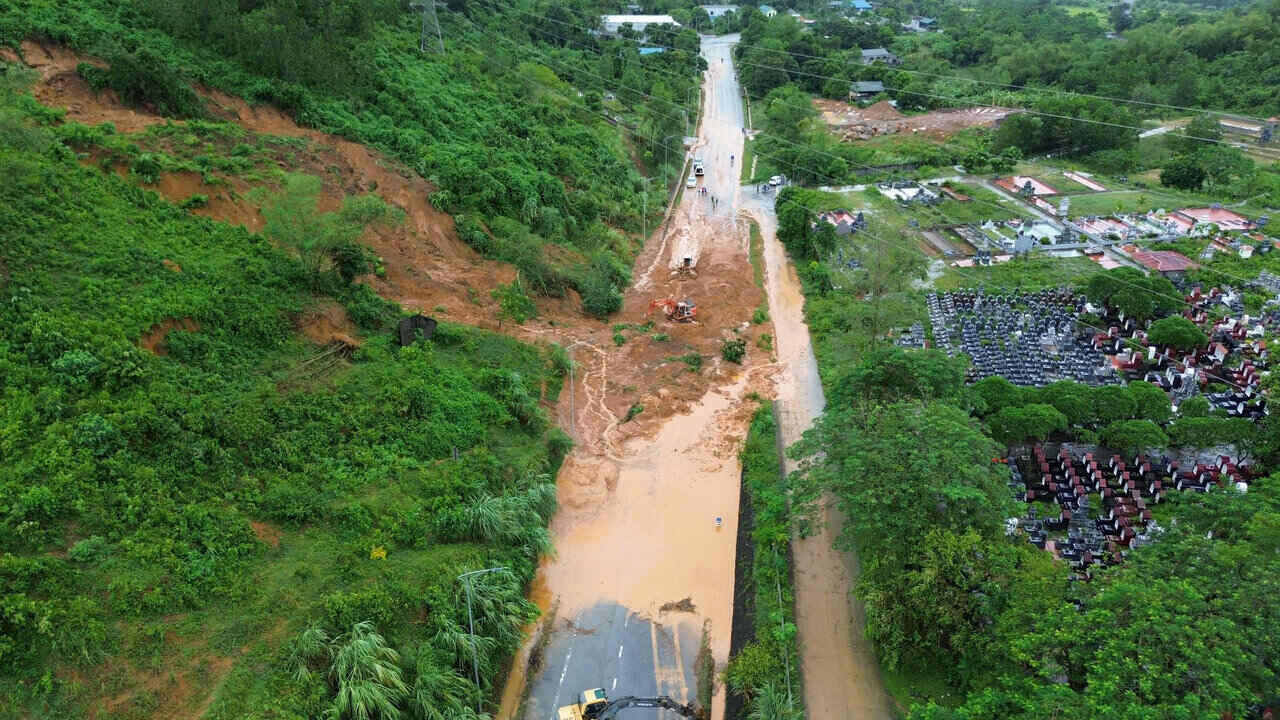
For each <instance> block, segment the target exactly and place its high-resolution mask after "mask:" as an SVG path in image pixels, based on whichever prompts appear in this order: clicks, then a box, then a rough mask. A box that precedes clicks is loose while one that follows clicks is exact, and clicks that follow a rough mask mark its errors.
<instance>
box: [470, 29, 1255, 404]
mask: <svg viewBox="0 0 1280 720" xmlns="http://www.w3.org/2000/svg"><path fill="white" fill-rule="evenodd" d="M468 22H469V21H468ZM472 26H473V27H477V26H475V25H474V24H472ZM477 29H479V28H478V27H477ZM499 39H500V40H502V41H503V42H506V43H508V44H509V45H511V46H512V47H513V48H514V49H517V50H519V49H520V48H519V46H518V45H516V44H515V43H514V42H513V41H511V40H509V39H507V38H504V37H500V36H499ZM472 49H474V50H476V51H477V52H479V53H481V54H484V51H482V50H480V49H479V48H476V47H474V46H472ZM529 51H530V52H534V53H537V54H538V56H539V57H541V58H542V59H544V60H546V61H548V62H555V61H552V60H550V59H549V58H546V57H545V56H544V55H542V54H541V53H540V52H538V51H537V50H536V49H533V48H530V49H529ZM587 74H589V75H593V76H595V77H597V78H601V79H605V78H602V77H601V76H599V75H596V74H595V73H590V72H587ZM535 81H536V82H539V84H543V85H544V86H546V85H545V83H542V82H541V81H538V80H535ZM546 87H548V88H550V86H546ZM618 87H622V88H626V89H628V90H631V91H633V92H636V93H638V94H640V95H642V96H644V97H649V98H651V99H657V98H654V97H653V96H652V95H649V94H647V93H645V92H643V91H641V90H638V89H636V88H631V87H629V86H626V85H618ZM584 110H587V112H593V111H591V110H590V109H587V108H584ZM597 114H600V115H601V116H602V117H604V118H605V119H607V120H612V119H613V118H611V117H610V116H609V115H607V114H603V113H597ZM666 117H668V118H671V119H674V116H671V115H667V116H666ZM708 119H709V116H708ZM724 124H725V125H727V123H724ZM632 132H633V134H635V135H637V136H639V137H641V138H642V139H646V140H648V141H650V142H651V143H654V144H657V145H658V146H659V147H664V148H666V149H670V147H669V146H667V145H666V144H665V143H662V142H658V141H657V140H656V139H654V138H651V137H648V136H645V135H644V134H643V133H640V132H638V131H632ZM681 150H683V148H681ZM766 157H768V156H767V155H766ZM772 159H777V160H779V161H781V160H780V159H778V158H772ZM781 162H786V161H781ZM787 164H788V165H791V166H794V167H799V166H796V165H794V164H793V163H787ZM807 169H808V170H809V171H810V172H813V173H814V174H817V175H822V176H825V177H830V176H827V175H826V174H825V173H820V172H818V171H816V170H813V169H812V168H807ZM790 202H793V203H794V204H796V205H797V206H799V207H802V208H804V209H805V210H807V211H809V212H811V213H815V214H817V213H820V212H822V211H819V210H816V209H815V208H811V207H807V206H805V205H802V204H801V203H799V202H795V201H790ZM992 205H993V206H995V205H994V204H992ZM995 207H999V206H995ZM865 234H866V235H869V236H870V237H871V238H872V239H874V240H877V241H878V242H880V243H883V242H884V239H883V238H881V237H879V236H876V235H874V234H872V233H865ZM899 247H900V248H902V249H905V250H909V251H912V252H916V253H919V254H920V255H922V256H924V257H925V258H926V259H928V260H930V261H931V262H932V261H933V258H932V257H930V256H929V255H928V254H927V253H925V252H924V251H922V250H920V249H919V248H917V247H913V246H910V245H899ZM949 267H951V268H952V269H953V270H955V271H956V272H958V273H960V274H965V273H963V272H962V268H960V267H959V266H949ZM1105 272H1106V270H1105V269H1103V268H1101V267H1099V269H1098V270H1096V271H1093V272H1091V273H1090V274H1089V277H1092V276H1094V275H1098V274H1101V273H1105ZM1222 274H1224V275H1225V273H1222ZM1109 277H1110V279H1111V280H1113V281H1115V282H1117V283H1120V284H1123V285H1128V286H1130V287H1133V288H1134V289H1137V290H1139V291H1141V292H1145V293H1148V294H1150V295H1152V296H1154V297H1164V298H1167V299H1170V300H1173V301H1175V302H1177V303H1179V304H1181V305H1186V306H1191V303H1190V302H1188V301H1187V300H1186V298H1185V297H1178V296H1174V295H1169V294H1167V293H1161V292H1158V291H1156V290H1153V289H1152V288H1148V287H1144V286H1141V285H1137V284H1136V283H1132V282H1129V281H1127V280H1124V279H1123V278H1118V277H1114V276H1109ZM1228 277H1230V276H1228ZM979 282H981V281H979ZM1245 282H1249V281H1247V280H1246V281H1245ZM1077 322H1079V323H1080V324H1082V325H1085V327H1089V328H1091V329H1093V330H1097V331H1098V332H1102V333H1105V332H1107V331H1106V330H1104V329H1102V328H1099V327H1097V326H1094V325H1089V324H1087V323H1083V322H1080V321H1079V320H1078V319H1077ZM1205 376H1206V377H1213V378H1214V379H1217V380H1220V381H1222V382H1224V383H1227V384H1228V385H1232V386H1234V387H1236V388H1238V389H1243V388H1242V387H1241V386H1239V385H1237V384H1235V383H1234V382H1232V381H1230V380H1227V379H1226V378H1221V377H1217V376H1211V375H1210V374H1208V373H1205Z"/></svg>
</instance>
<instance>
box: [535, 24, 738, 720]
mask: <svg viewBox="0 0 1280 720" xmlns="http://www.w3.org/2000/svg"><path fill="white" fill-rule="evenodd" d="M737 38H738V36H736V35H732V36H723V37H718V38H716V37H703V39H702V54H703V56H704V57H706V58H707V64H708V71H707V73H706V75H705V78H706V83H705V92H704V94H703V103H704V105H703V117H702V122H701V127H700V129H699V133H698V140H697V141H696V143H695V145H694V147H693V148H692V149H691V150H690V152H691V154H692V155H693V156H694V157H701V158H702V159H703V160H704V161H705V163H706V176H705V177H704V178H702V180H701V181H700V183H699V185H700V186H706V187H707V188H708V195H707V196H702V195H700V194H697V193H693V192H692V191H686V194H685V196H684V197H685V202H686V203H688V202H690V201H692V202H694V203H696V205H695V207H694V210H695V212H694V213H693V216H694V217H707V216H719V217H721V218H723V217H726V216H729V217H732V216H736V213H737V208H736V206H737V194H738V172H739V170H740V168H739V166H738V162H739V161H740V159H741V158H740V157H735V158H734V160H733V161H732V162H731V161H730V155H731V154H732V155H735V156H736V155H739V154H740V153H741V152H742V123H743V110H742V102H741V100H740V96H739V90H738V83H737V80H736V79H735V78H734V73H733V63H732V60H731V58H730V50H731V49H732V47H733V44H734V43H735V42H737ZM712 195H714V196H715V197H716V199H717V202H716V203H715V207H714V208H713V207H712V203H711V196H712ZM720 222H723V220H721V221H720ZM691 461H692V458H691ZM624 474H625V473H624ZM735 478H736V476H735ZM733 488H734V489H733V491H732V495H733V497H736V496H737V490H736V480H735V482H734V483H733ZM655 507H656V506H655ZM632 511H633V512H640V509H639V508H633V509H632ZM651 511H652V512H657V510H656V509H651ZM652 528H653V531H654V532H660V531H661V528H662V523H661V522H655V523H654V524H653V526H652ZM727 537H729V538H730V542H731V539H732V534H731V533H729V534H728V535H727ZM645 547H646V542H645V538H642V537H637V538H635V545H634V548H633V549H634V551H635V552H636V553H645ZM691 550H692V549H691ZM650 553H652V551H650ZM650 553H646V555H648V554H650ZM691 555H694V556H696V555H698V553H697V552H696V550H694V551H692V552H691ZM688 560H689V558H670V559H667V558H662V557H648V556H645V557H633V558H627V557H618V558H616V564H615V566H613V567H610V568H607V569H602V571H601V573H600V577H602V578H603V577H607V576H609V575H612V574H616V573H619V572H622V573H625V572H626V567H627V565H628V564H632V565H635V566H638V567H648V566H652V565H655V564H657V565H661V564H663V563H664V562H672V563H676V564H680V563H684V564H687V562H688ZM727 577H728V585H727V586H726V587H725V588H724V590H725V592H726V593H729V594H730V595H731V594H732V584H733V573H732V567H730V568H728V570H727ZM600 598H601V599H600V601H599V602H597V603H596V604H595V605H592V606H590V607H588V608H587V609H585V610H580V611H576V612H574V613H572V614H569V615H565V614H563V613H562V614H561V615H560V616H559V617H557V618H556V620H555V623H554V626H553V630H552V632H551V635H550V638H549V640H548V641H547V644H546V645H545V647H544V648H543V650H542V660H541V663H540V664H539V669H538V671H537V672H536V673H533V674H531V676H530V677H529V678H528V680H527V682H528V690H529V691H528V701H527V702H526V704H525V711H524V714H523V716H522V717H523V720H555V717H556V711H557V708H559V707H561V706H564V705H568V704H571V703H573V702H576V701H577V699H578V696H579V694H580V693H581V692H582V691H584V690H590V689H593V688H604V690H605V692H606V693H608V695H609V697H610V698H621V697H625V696H628V695H635V696H642V697H654V696H659V695H666V696H669V697H671V698H673V699H675V700H676V701H677V702H681V703H683V702H689V701H692V700H696V698H697V682H696V679H695V677H694V667H695V663H696V661H697V656H698V652H699V649H700V646H701V641H702V615H700V614H693V613H686V612H680V611H668V612H662V611H661V610H660V609H655V608H654V607H653V606H646V607H626V606H624V605H623V604H621V603H620V602H619V601H617V600H614V599H613V598H612V597H610V593H609V591H608V589H607V588H606V589H604V590H603V591H602V592H601V595H600ZM679 600H680V597H679V596H677V597H672V598H664V599H663V602H666V601H672V602H675V601H679ZM699 602H701V600H699ZM727 631H728V630H727V623H726V628H725V630H724V632H727ZM726 637H727V636H726ZM675 717H677V716H676V715H675V713H672V712H670V711H667V710H656V709H650V708H633V709H629V710H627V711H625V714H624V715H622V719H623V720H657V719H660V720H670V719H674V718H675Z"/></svg>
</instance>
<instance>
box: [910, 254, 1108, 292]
mask: <svg viewBox="0 0 1280 720" xmlns="http://www.w3.org/2000/svg"><path fill="white" fill-rule="evenodd" d="M1099 271H1101V267H1099V265H1098V264H1097V263H1095V262H1093V261H1092V260H1090V259H1088V258H1083V257H1069V258H1056V257H1038V256H1033V257H1030V258H1026V259H1021V258H1020V259H1017V260H1011V261H1009V262H1005V263H1000V264H999V265H991V266H989V267H975V268H953V267H948V268H947V269H946V271H945V272H943V274H942V276H941V277H939V278H938V279H937V280H936V281H934V287H936V288H937V289H938V290H955V289H957V288H963V287H976V286H978V285H983V286H985V287H986V289H987V291H988V292H991V291H993V290H995V289H1003V290H1024V291H1032V290H1039V289H1041V288H1053V287H1059V286H1062V285H1074V284H1075V283H1076V282H1077V281H1079V280H1082V279H1084V278H1086V277H1088V276H1090V275H1092V274H1094V273H1096V272H1099Z"/></svg>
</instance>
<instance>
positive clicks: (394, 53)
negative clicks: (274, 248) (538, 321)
mask: <svg viewBox="0 0 1280 720" xmlns="http://www.w3.org/2000/svg"><path fill="white" fill-rule="evenodd" d="M463 10H464V8H463V7H462V6H461V5H459V6H458V7H455V8H453V11H452V12H442V13H441V16H440V17H441V22H442V23H443V24H444V25H445V26H446V30H445V32H446V34H447V35H448V37H449V39H450V42H449V43H448V48H447V51H446V52H445V53H443V54H423V53H421V52H419V50H418V48H417V41H418V23H419V19H418V17H417V16H416V15H415V14H414V13H409V12H405V9H404V8H403V7H402V6H401V4H400V3H397V2H392V0H375V1H374V2H369V3H363V4H360V6H359V7H355V6H350V7H348V6H346V5H324V6H323V7H321V6H316V7H314V8H311V7H310V6H308V7H305V8H304V7H302V6H299V5H296V4H293V3H289V2H283V1H282V0H267V1H265V2H258V3H251V4H247V5H246V4H237V3H234V2H228V1H226V0H217V1H216V2H214V3H212V4H210V3H207V2H196V1H195V0H180V1H178V2H168V1H161V0H118V1H110V2H108V1H106V0H103V1H102V2H74V3H72V4H70V5H67V4H58V3H52V2H48V1H47V0H35V1H34V2H25V3H22V4H19V5H13V4H9V5H6V6H5V7H4V8H3V9H0V44H7V45H12V46H17V45H18V44H19V43H20V42H21V41H22V40H23V39H25V38H28V37H34V36H40V37H44V38H48V39H50V40H52V41H54V42H59V43H65V44H68V45H70V46H71V47H73V48H75V49H77V50H80V51H84V52H87V53H91V54H94V55H97V56H100V57H102V58H104V59H105V60H106V61H107V62H108V63H109V65H110V69H109V70H106V71H103V70H98V69H97V68H94V67H92V66H88V65H85V66H82V68H81V74H82V75H84V76H85V78H86V79H87V81H88V82H90V83H91V84H92V85H93V86H94V87H110V88H112V89H114V90H115V91H116V92H117V93H118V94H120V96H121V97H122V98H124V99H125V100H126V101H129V102H132V103H135V104H137V105H146V106H148V107H150V108H153V109H155V110H156V111H158V112H160V113H162V114H167V115H170V116H173V117H197V118H198V117H205V116H207V115H209V114H210V111H209V110H208V109H207V108H206V107H205V106H204V101H203V100H202V98H201V97H200V96H198V95H197V94H196V93H195V92H194V91H193V90H192V87H193V84H194V83H196V82H199V83H202V84H204V85H207V86H210V87H213V88H217V89H220V90H225V91H227V92H230V93H233V94H236V95H239V96H242V97H244V98H246V99H247V100H249V101H250V102H269V103H272V104H274V105H276V106H277V107H279V108H281V109H283V110H285V111H286V112H288V113H290V114H291V115H292V116H293V117H294V118H296V119H297V120H298V122H299V124H301V125H304V126H310V127H315V128H318V129H320V130H324V131H328V132H332V133H334V134H336V135H339V136H342V137H345V138H349V139H352V140H356V141H359V142H363V143H366V144H369V145H372V146H374V147H376V148H378V149H380V150H382V151H384V152H386V153H387V154H388V155H390V156H392V157H394V158H396V159H398V160H400V161H401V162H403V163H404V164H405V165H407V166H408V167H409V168H411V169H412V170H413V171H414V172H417V173H418V174H420V175H422V176H423V177H426V178H428V179H430V180H431V181H432V182H433V183H434V184H435V185H436V186H437V188H438V189H437V190H436V191H435V192H434V193H433V194H432V195H431V202H432V204H433V205H434V206H435V207H436V208H438V209H440V210H443V211H445V212H448V213H450V214H455V215H461V214H466V215H467V216H468V217H469V218H470V219H469V220H468V221H467V222H463V221H462V220H461V218H459V223H458V230H459V234H460V235H461V237H462V238H463V240H465V241H466V242H468V243H469V244H471V245H472V246H473V247H475V248H476V249H477V250H479V251H480V252H482V253H484V254H485V255H487V256H489V257H492V258H495V259H498V260H502V261H505V262H510V263H512V264H514V265H516V266H517V267H518V268H519V269H520V271H521V275H522V277H523V279H524V282H525V286H526V288H527V289H528V291H529V292H531V293H533V294H536V295H550V296H557V297H559V296H562V295H563V294H564V291H565V290H566V289H567V288H569V287H573V288H574V289H576V290H577V291H578V292H579V293H580V294H581V295H582V297H583V306H584V309H585V310H586V311H587V312H588V313H591V314H593V315H596V316H600V317H604V316H606V315H608V314H610V313H612V312H616V311H617V309H618V308H619V307H620V303H621V296H620V294H619V293H618V289H619V288H621V287H625V286H626V284H627V282H628V281H629V277H628V271H627V268H629V266H630V263H631V260H632V258H633V253H634V251H635V248H636V247H637V243H638V241H639V238H638V233H639V231H640V229H641V227H642V218H641V217H640V212H641V207H642V206H643V198H642V197H641V196H642V193H643V190H644V188H643V185H642V183H641V181H640V178H641V175H642V174H645V175H653V176H660V177H662V178H663V181H664V183H669V182H671V181H673V180H674V178H675V176H676V175H678V174H679V166H678V165H679V159H673V160H671V161H670V162H671V163H672V164H671V165H667V164H665V161H666V157H665V156H664V153H663V151H662V148H661V147H659V146H658V145H657V144H656V141H655V140H653V138H661V137H664V136H666V135H671V134H674V133H678V132H682V131H683V124H682V122H681V118H680V111H681V110H682V107H681V105H680V103H682V102H684V98H686V97H688V96H689V93H688V92H687V91H688V90H689V89H691V88H693V87H696V85H697V83H698V80H699V77H698V72H699V70H701V68H702V67H704V66H705V61H703V60H702V59H701V58H700V57H699V56H698V54H697V50H698V41H697V36H696V34H695V33H694V32H693V31H692V30H685V31H682V32H680V33H666V32H658V33H657V34H658V35H659V37H656V38H654V40H655V41H656V42H661V43H662V44H664V45H669V46H672V47H677V48H679V49H678V50H675V51H672V52H667V53H662V54H659V55H655V56H646V57H644V58H642V57H641V56H640V55H639V54H638V51H637V45H636V44H635V43H634V42H632V41H629V40H624V39H614V40H610V39H605V38H601V37H597V36H595V35H591V34H588V33H585V32H580V31H574V30H573V29H572V28H567V29H566V28H565V27H563V26H560V27H558V29H557V31H556V34H559V35H565V34H568V35H571V36H572V37H570V38H569V39H570V40H571V41H572V43H573V44H571V45H566V44H565V41H564V40H563V39H561V38H557V37H555V36H553V35H551V34H548V33H549V32H550V31H549V30H548V31H547V32H546V33H544V32H543V31H542V30H540V29H537V28H535V27H533V25H532V23H530V22H529V18H528V17H527V16H526V15H525V14H524V12H523V11H521V10H514V9H513V10H503V11H500V12H499V11H495V10H493V9H492V8H489V7H487V6H485V7H481V6H468V7H467V8H465V12H461V11H463ZM532 10H533V11H535V12H538V13H539V14H541V13H542V12H546V13H549V14H550V15H551V16H554V17H555V18H556V19H557V20H559V21H560V22H562V23H568V24H571V25H586V24H590V22H591V21H593V20H594V18H595V17H596V15H597V14H598V12H597V9H596V8H587V7H583V8H574V9H567V8H563V7H561V6H559V5H554V4H549V5H546V6H544V7H541V8H538V7H535V8H532ZM494 37H496V38H498V42H496V43H495V42H494V40H493V38H494ZM601 56H603V57H606V58H608V59H609V60H608V62H600V61H599V57H601ZM618 85H626V86H628V87H629V88H634V89H635V90H634V91H630V92H625V93H622V94H621V95H620V96H619V97H618V99H617V102H618V103H620V104H619V105H618V106H617V107H616V108H615V109H614V111H613V114H614V115H618V116H621V117H622V118H623V120H624V121H625V122H626V124H627V125H628V126H634V127H636V128H637V132H636V133H635V134H631V133H628V132H623V133H622V134H621V137H620V133H619V131H618V130H617V129H616V128H615V127H614V126H613V125H612V124H610V123H609V122H608V121H607V119H606V117H605V114H606V113H604V110H603V108H602V107H601V104H600V103H601V100H600V98H601V95H602V94H603V93H605V92H608V91H611V90H613V89H614V88H616V87H617V86H618ZM677 99H678V100H677ZM514 103H519V104H520V106H519V109H518V110H517V109H516V107H515V105H514ZM157 162H160V163H161V164H160V165H157ZM637 164H638V165H639V166H640V168H642V170H640V169H637ZM159 169H163V167H162V161H159V159H158V158H157V159H151V158H146V159H140V161H139V162H138V163H137V168H136V170H137V171H138V172H139V174H140V175H141V176H143V177H144V178H148V179H154V177H155V175H156V172H157V171H158V170H159ZM664 183H652V184H651V186H650V190H649V192H650V193H651V194H652V197H651V198H649V202H648V207H649V208H650V209H651V210H652V211H653V212H654V213H656V212H660V210H661V208H662V207H663V203H662V202H661V199H663V198H664V197H665V192H664V191H663V188H664ZM602 271H605V272H602Z"/></svg>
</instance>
